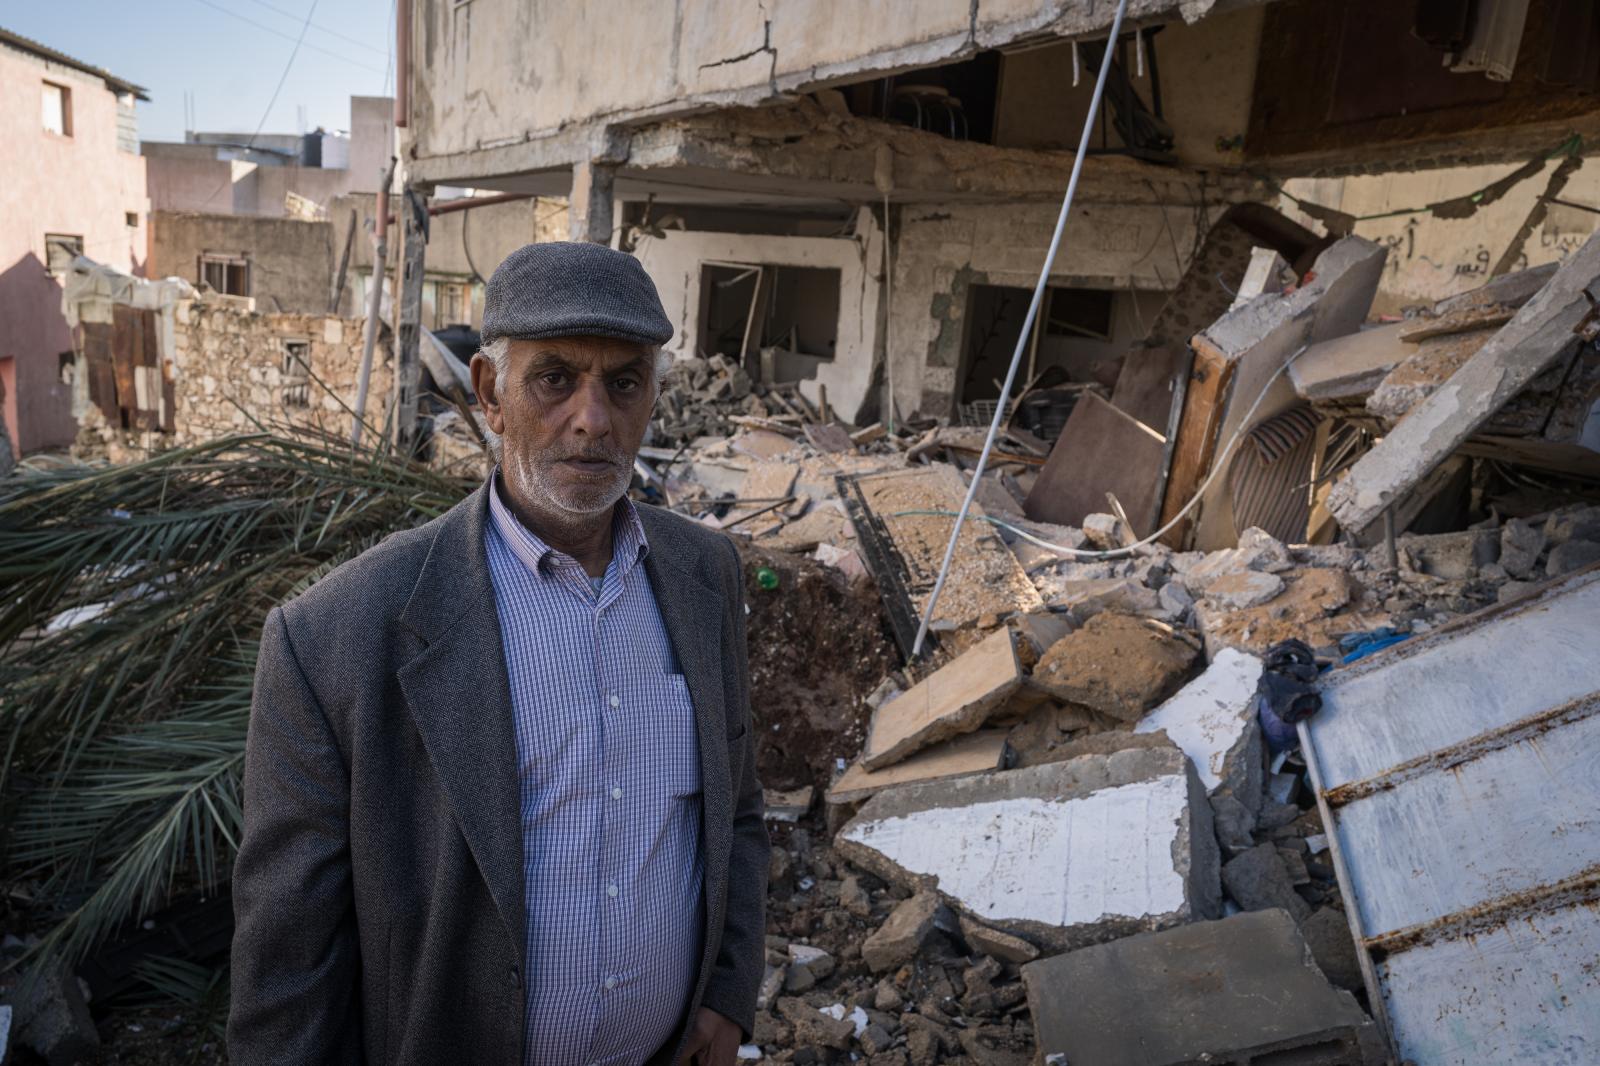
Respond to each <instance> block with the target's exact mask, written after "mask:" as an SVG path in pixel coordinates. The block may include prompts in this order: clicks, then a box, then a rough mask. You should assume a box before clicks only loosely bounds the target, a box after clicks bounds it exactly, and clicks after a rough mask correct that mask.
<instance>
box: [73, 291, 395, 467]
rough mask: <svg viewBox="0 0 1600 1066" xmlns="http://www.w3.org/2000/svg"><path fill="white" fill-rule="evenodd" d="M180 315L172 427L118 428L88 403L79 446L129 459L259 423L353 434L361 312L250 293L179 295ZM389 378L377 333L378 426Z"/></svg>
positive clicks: (372, 405) (372, 409)
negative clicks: (305, 306)
mask: <svg viewBox="0 0 1600 1066" xmlns="http://www.w3.org/2000/svg"><path fill="white" fill-rule="evenodd" d="M174 321H175V328H174V330H173V340H172V343H171V346H170V349H169V350H166V351H163V352H162V359H163V360H164V361H166V363H167V367H166V372H167V373H168V374H170V376H171V380H172V382H173V395H174V416H173V426H174V432H171V433H164V432H159V431H156V430H148V429H147V430H135V431H128V430H121V429H118V428H116V427H113V426H111V425H109V424H108V423H107V421H106V418H105V416H104V415H103V414H102V413H101V412H100V410H99V408H97V407H94V406H92V405H91V406H89V407H88V408H87V410H86V411H85V413H84V415H83V416H82V418H81V424H80V430H79V434H78V441H77V444H76V445H75V446H74V449H73V450H74V452H75V453H76V454H78V455H80V456H82V457H86V458H87V457H95V458H105V459H109V460H110V461H112V462H132V461H135V460H138V459H141V458H144V457H145V456H148V455H150V454H152V453H154V452H157V451H161V450H163V449H166V448H172V447H186V446H188V445H192V444H198V443H201V442H203V441H208V440H213V439H215V438H217V437H221V436H225V435H227V434H230V433H249V432H254V431H255V430H256V428H257V423H259V424H260V425H262V426H265V427H267V428H269V429H272V428H281V427H283V426H284V425H286V424H287V425H294V426H306V427H318V428H321V429H323V430H325V431H326V432H328V433H330V434H333V435H334V436H336V437H339V438H344V439H348V437H349V435H350V428H351V415H350V412H349V411H348V410H347V409H346V407H347V406H351V407H353V406H354V404H355V394H356V377H357V374H358V372H359V370H360V366H361V347H362V338H361V331H362V321H361V320H360V319H350V318H336V317H330V316H326V315H304V314H266V313H262V312H259V311H257V310H256V309H255V307H254V301H252V300H248V299H244V298H240V297H230V296H216V295H210V296H206V297H204V298H197V299H184V300H179V301H178V303H177V305H176V307H175V309H174ZM290 344H294V345H297V346H299V345H304V347H303V348H298V347H297V349H296V350H298V351H301V352H303V353H305V354H306V355H307V358H308V362H309V365H310V373H309V375H308V374H307V373H306V372H305V371H304V370H302V369H300V366H299V363H298V362H297V360H296V359H295V358H293V357H292V356H291V354H290V347H289V345H290ZM313 375H314V376H313ZM393 381H394V377H393V372H392V363H391V361H390V353H389V347H388V345H387V343H386V338H384V337H382V336H380V337H379V341H378V345H377V347H376V349H375V350H374V352H373V365H372V378H371V383H370V385H369V388H368V393H367V410H366V420H367V422H368V424H369V425H371V426H373V427H375V430H376V431H377V432H379V433H381V432H383V431H384V425H385V419H386V417H387V413H388V410H389V403H390V390H391V388H392V387H393ZM367 439H369V440H370V439H372V438H371V435H370V434H369V435H368V438H367Z"/></svg>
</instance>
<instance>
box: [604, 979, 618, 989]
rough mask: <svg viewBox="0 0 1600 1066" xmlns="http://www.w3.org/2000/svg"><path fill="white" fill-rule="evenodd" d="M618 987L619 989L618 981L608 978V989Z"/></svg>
mask: <svg viewBox="0 0 1600 1066" xmlns="http://www.w3.org/2000/svg"><path fill="white" fill-rule="evenodd" d="M616 987H617V979H616V978H615V977H607V978H606V988H608V989H610V988H616Z"/></svg>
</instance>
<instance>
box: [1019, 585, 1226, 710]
mask: <svg viewBox="0 0 1600 1066" xmlns="http://www.w3.org/2000/svg"><path fill="white" fill-rule="evenodd" d="M1198 655H1199V649H1197V648H1196V647H1195V646H1194V645H1193V644H1190V643H1189V642H1188V641H1186V640H1184V639H1183V638H1182V637H1180V636H1178V635H1177V634H1176V633H1174V632H1173V630H1172V628H1171V627H1170V626H1166V625H1163V624H1161V623H1160V622H1154V621H1151V620H1148V619H1144V618H1133V617H1130V616H1129V615H1125V614H1112V613H1110V612H1109V611H1107V612H1102V613H1100V614H1097V615H1095V616H1094V617H1093V618H1091V619H1089V620H1088V621H1087V622H1085V623H1084V625H1083V628H1082V629H1079V630H1077V631H1076V632H1073V633H1069V634H1067V635H1066V636H1064V637H1062V638H1061V639H1060V640H1058V641H1056V642H1055V643H1054V644H1053V645H1051V646H1050V647H1049V648H1048V649H1047V650H1046V651H1045V653H1044V655H1043V656H1041V657H1040V659H1039V662H1038V665H1036V666H1035V667H1034V668H1033V677H1032V680H1031V683H1032V684H1033V685H1034V686H1035V687H1037V688H1039V689H1042V690H1043V691H1045V692H1047V693H1049V694H1050V696H1051V697H1053V698H1055V699H1058V700H1062V701H1064V702H1067V703H1077V704H1082V705H1083V706H1085V707H1088V708H1089V709H1091V710H1094V711H1098V712H1099V713H1101V714H1105V715H1109V716H1111V717H1112V718H1116V719H1118V720H1119V721H1123V722H1136V721H1138V720H1139V718H1140V717H1141V716H1142V715H1143V714H1144V712H1145V711H1147V710H1149V709H1150V708H1151V707H1154V706H1155V705H1156V704H1157V703H1159V702H1160V701H1161V700H1162V699H1164V698H1166V697H1167V696H1169V695H1171V694H1172V692H1173V691H1174V690H1176V689H1177V687H1178V686H1179V685H1180V684H1182V683H1183V680H1184V678H1186V677H1187V676H1188V675H1189V672H1190V669H1191V668H1192V667H1193V666H1194V661H1195V658H1196V657H1197V656H1198Z"/></svg>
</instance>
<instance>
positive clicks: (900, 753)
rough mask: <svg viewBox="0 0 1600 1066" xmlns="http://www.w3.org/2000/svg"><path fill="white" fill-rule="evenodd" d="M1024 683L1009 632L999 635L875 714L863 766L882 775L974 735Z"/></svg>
mask: <svg viewBox="0 0 1600 1066" xmlns="http://www.w3.org/2000/svg"><path fill="white" fill-rule="evenodd" d="M1021 684H1022V667H1021V665H1020V664H1019V663H1018V662H1017V652H1016V647H1015V645H1014V643H1013V639H1012V635H1011V631H1010V630H1009V629H1006V628H1004V627H1001V628H1000V629H997V630H995V632H993V633H991V634H989V635H988V636H987V637H985V638H984V639H983V640H981V641H979V642H978V643H977V644H975V645H974V646H972V647H971V648H969V649H967V650H966V651H965V652H964V653H962V654H961V655H958V656H957V657H956V658H954V659H952V660H951V661H950V662H948V663H946V664H944V665H943V666H941V667H940V668H939V669H937V670H935V671H934V672H933V673H931V674H929V675H928V676H927V677H925V678H923V679H922V680H921V681H919V682H917V683H916V684H915V685H913V686H911V688H910V689H908V690H907V691H906V692H904V693H902V694H901V695H900V696H898V697H896V698H895V699H892V700H890V701H889V702H888V703H885V704H883V705H882V706H880V707H878V709H877V710H875V711H874V712H873V713H872V725H871V726H870V727H869V729H868V732H867V743H866V745H865V746H864V747H863V748H862V751H861V766H862V767H863V768H864V769H867V770H880V769H882V768H883V767H885V766H891V765H893V764H894V763H897V762H900V761H901V760H903V759H905V758H907V757H909V756H910V755H912V754H914V753H915V752H917V751H919V750H921V749H922V748H925V747H928V746H929V745H931V744H937V743H938V742H939V741H941V740H948V739H950V738H951V737H954V736H959V735H961V734H962V733H971V732H972V731H974V730H976V729H977V728H978V727H979V726H981V725H983V723H984V722H985V721H986V720H987V719H988V717H989V716H990V715H991V714H993V713H994V712H995V711H996V710H998V709H999V708H1000V707H1001V705H1002V704H1004V703H1005V701H1006V699H1007V697H1009V696H1010V695H1011V694H1012V693H1014V692H1015V691H1016V690H1017V688H1018V686H1019V685H1021Z"/></svg>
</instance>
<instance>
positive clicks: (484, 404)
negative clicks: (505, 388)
mask: <svg viewBox="0 0 1600 1066" xmlns="http://www.w3.org/2000/svg"><path fill="white" fill-rule="evenodd" d="M467 372H468V373H469V374H471V375H472V391H473V392H475V393H477V395H478V406H479V407H481V408H482V409H483V421H484V423H485V424H486V425H488V427H489V428H490V429H492V430H494V431H495V432H496V433H500V434H504V433H505V431H506V416H505V412H504V411H502V410H501V409H500V393H499V391H498V390H497V389H496V383H495V371H494V364H493V363H492V362H490V361H489V360H488V359H487V358H485V356H484V355H483V353H482V352H477V353H474V355H473V356H472V362H471V363H470V364H468V366H467Z"/></svg>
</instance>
